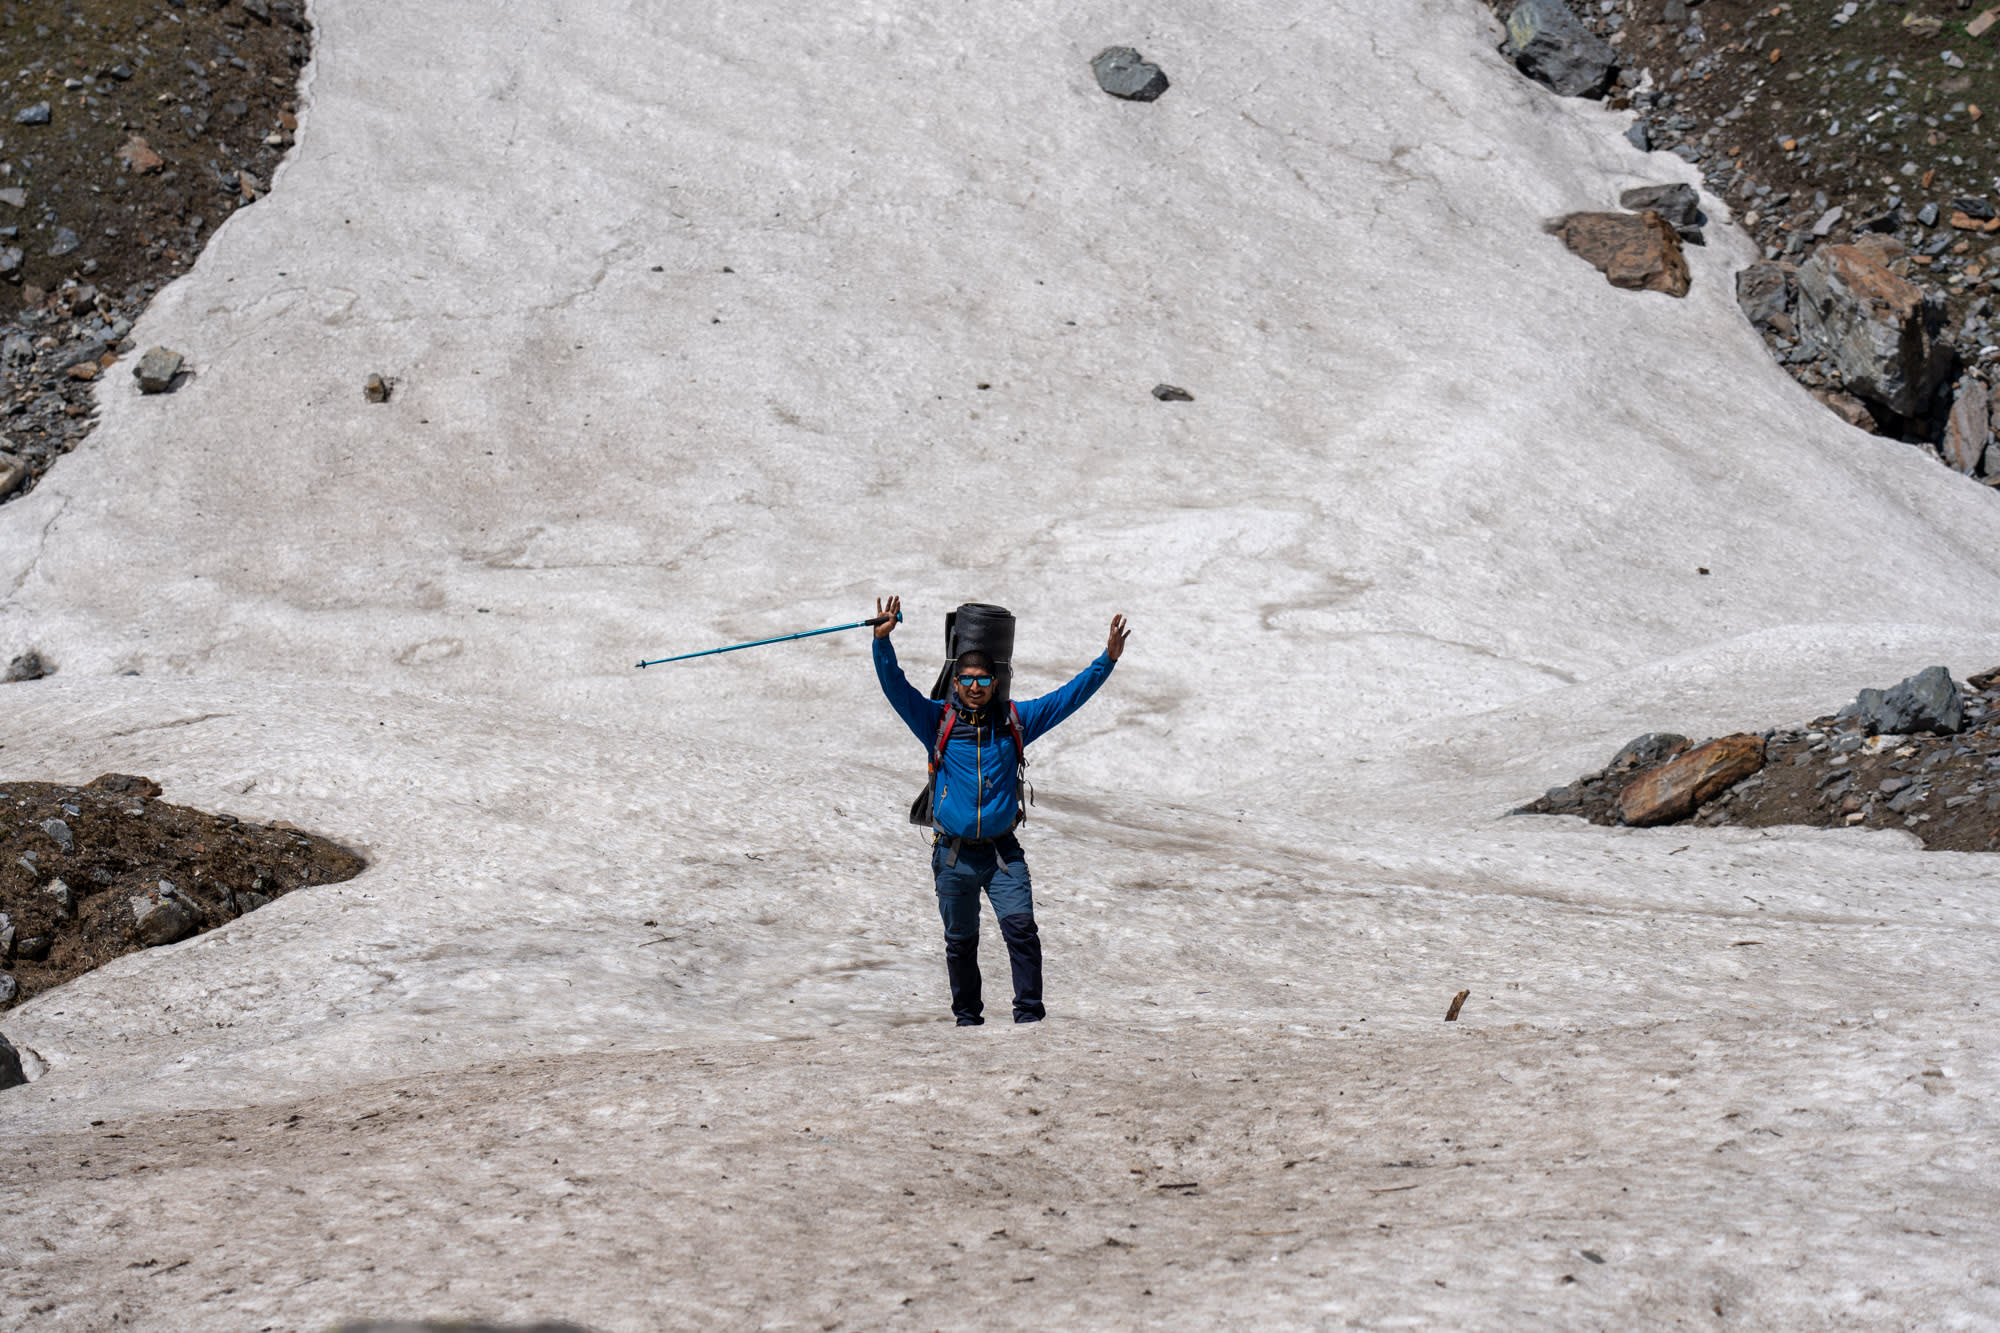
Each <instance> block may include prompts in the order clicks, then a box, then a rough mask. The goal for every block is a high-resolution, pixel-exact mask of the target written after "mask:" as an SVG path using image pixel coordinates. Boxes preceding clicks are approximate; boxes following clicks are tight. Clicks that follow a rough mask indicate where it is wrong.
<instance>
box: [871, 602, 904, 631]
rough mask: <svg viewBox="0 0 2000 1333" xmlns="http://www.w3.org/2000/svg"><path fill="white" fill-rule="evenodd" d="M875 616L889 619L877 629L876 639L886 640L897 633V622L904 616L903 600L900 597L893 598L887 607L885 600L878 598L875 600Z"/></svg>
mask: <svg viewBox="0 0 2000 1333" xmlns="http://www.w3.org/2000/svg"><path fill="white" fill-rule="evenodd" d="M875 614H876V615H877V616H878V617H879V616H886V617H888V619H886V620H884V621H882V623H881V624H879V625H877V626H876V627H875V637H876V638H878V639H886V638H888V637H889V636H890V635H891V634H894V633H895V632H896V620H897V618H898V617H899V616H901V615H902V614H903V599H902V598H900V597H891V598H889V600H888V603H887V604H886V605H885V604H884V603H883V600H882V599H881V598H880V597H877V598H876V599H875Z"/></svg>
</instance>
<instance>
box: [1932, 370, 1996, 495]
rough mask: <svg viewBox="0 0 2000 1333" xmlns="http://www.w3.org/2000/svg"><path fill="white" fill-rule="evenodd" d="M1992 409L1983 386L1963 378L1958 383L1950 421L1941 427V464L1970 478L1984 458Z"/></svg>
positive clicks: (1968, 376) (1974, 378)
mask: <svg viewBox="0 0 2000 1333" xmlns="http://www.w3.org/2000/svg"><path fill="white" fill-rule="evenodd" d="M1992 431H1993V425H1992V408H1991V406H1990V395H1989V394H1988V393H1987V391H1986V385H1985V384H1984V383H1983V382H1981V381H1980V380H1979V379H1977V378H1976V377H1974V376H1971V375H1967V376H1965V377H1964V378H1963V379H1961V380H1959V382H1958V389H1957V392H1956V393H1955V394H1954V396H1953V397H1952V400H1951V417H1950V419H1949V420H1947V421H1946V422H1945V427H1944V461H1945V462H1947V463H1949V464H1951V465H1952V466H1953V467H1955V468H1957V469H1958V470H1959V471H1960V472H1963V473H1964V474H1965V475H1966V476H1968V477H1969V476H1971V475H1972V474H1973V473H1974V472H1976V471H1978V470H1979V460H1980V459H1982V458H1984V457H1985V456H1986V442H1987V441H1988V440H1989V439H1990V438H1992Z"/></svg>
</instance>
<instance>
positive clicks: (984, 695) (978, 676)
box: [956, 666, 995, 712]
mask: <svg viewBox="0 0 2000 1333" xmlns="http://www.w3.org/2000/svg"><path fill="white" fill-rule="evenodd" d="M994 684H995V681H994V676H993V668H992V667H990V666H962V667H960V668H959V669H958V676H957V680H956V685H957V688H958V701H959V702H960V703H962V704H964V705H965V706H966V707H967V708H970V709H972V710H973V711H974V712H978V711H979V710H980V709H982V708H984V707H986V705H987V704H989V703H992V702H993V687H994Z"/></svg>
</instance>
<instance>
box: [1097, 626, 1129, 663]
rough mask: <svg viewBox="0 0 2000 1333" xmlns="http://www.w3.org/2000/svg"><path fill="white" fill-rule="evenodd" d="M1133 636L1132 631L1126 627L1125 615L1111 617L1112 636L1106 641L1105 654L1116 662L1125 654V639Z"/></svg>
mask: <svg viewBox="0 0 2000 1333" xmlns="http://www.w3.org/2000/svg"><path fill="white" fill-rule="evenodd" d="M1131 637H1132V631H1131V630H1129V629H1127V628H1126V627H1125V617H1124V616H1113V617H1111V637H1110V638H1108V639H1106V640H1105V641H1104V655H1105V656H1106V657H1108V658H1110V659H1111V660H1112V661H1114V662H1116V661H1117V660H1118V659H1119V658H1120V657H1123V656H1124V655H1125V640H1127V639H1129V638H1131Z"/></svg>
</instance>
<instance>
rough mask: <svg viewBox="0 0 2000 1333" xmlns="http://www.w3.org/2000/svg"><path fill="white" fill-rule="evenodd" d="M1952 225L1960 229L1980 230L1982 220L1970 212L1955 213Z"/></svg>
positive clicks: (1952, 217)
mask: <svg viewBox="0 0 2000 1333" xmlns="http://www.w3.org/2000/svg"><path fill="white" fill-rule="evenodd" d="M1951 225H1952V226H1954V227H1956V228H1958V229H1959V230H1960V231H1978V230H1979V227H1980V221H1979V219H1978V218H1976V217H1974V216H1972V214H1970V213H1953V214H1952V215H1951Z"/></svg>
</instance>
